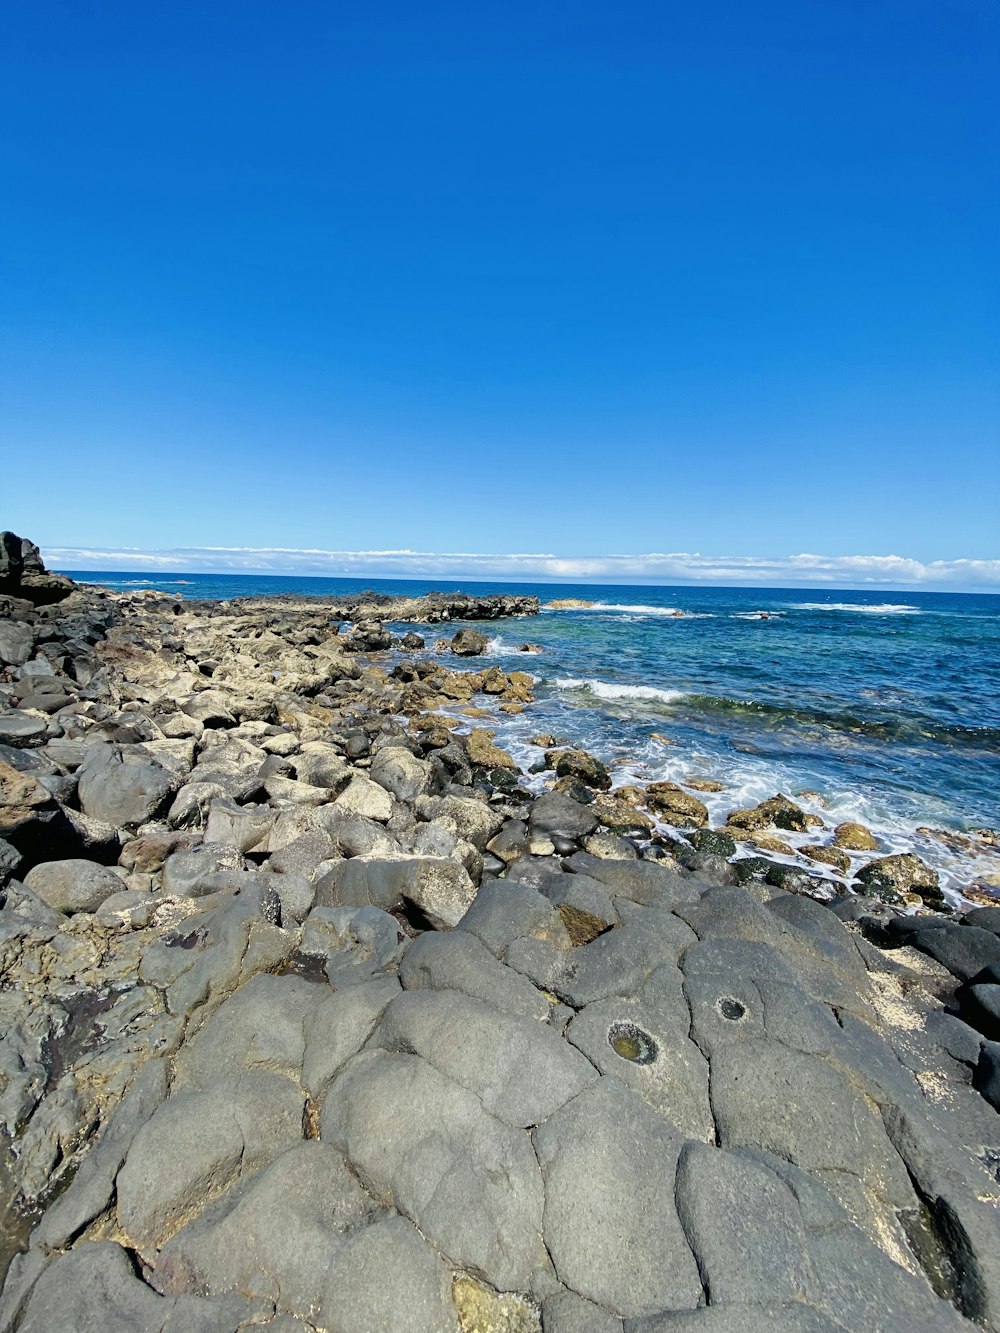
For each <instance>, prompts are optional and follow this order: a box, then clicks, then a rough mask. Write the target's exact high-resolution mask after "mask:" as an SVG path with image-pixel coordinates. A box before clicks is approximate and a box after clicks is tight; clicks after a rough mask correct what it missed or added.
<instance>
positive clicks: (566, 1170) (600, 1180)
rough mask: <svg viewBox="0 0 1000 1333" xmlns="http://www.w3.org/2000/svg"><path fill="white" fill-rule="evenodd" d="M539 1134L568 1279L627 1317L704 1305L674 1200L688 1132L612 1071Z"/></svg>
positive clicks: (558, 1251) (550, 1227)
mask: <svg viewBox="0 0 1000 1333" xmlns="http://www.w3.org/2000/svg"><path fill="white" fill-rule="evenodd" d="M533 1137H534V1142H535V1151H536V1152H537V1154H538V1161H539V1164H540V1165H541V1168H542V1173H543V1175H544V1177H545V1243H546V1245H547V1247H548V1250H549V1253H550V1254H551V1256H552V1262H553V1264H554V1265H555V1269H556V1273H557V1274H558V1276H559V1278H560V1279H561V1281H563V1282H564V1283H565V1284H566V1285H567V1286H568V1287H570V1288H571V1289H572V1290H573V1291H575V1292H577V1293H578V1294H579V1295H581V1296H585V1297H586V1298H587V1299H588V1300H591V1301H594V1302H596V1303H597V1304H598V1305H602V1306H604V1307H605V1308H606V1309H608V1310H611V1311H613V1312H614V1313H615V1314H618V1315H622V1316H629V1317H638V1316H641V1315H651V1314H657V1313H658V1312H659V1311H661V1310H685V1309H689V1310H693V1309H694V1308H695V1307H696V1306H697V1305H699V1304H700V1303H701V1300H702V1285H701V1281H700V1279H699V1276H698V1267H697V1265H696V1263H695V1259H694V1256H693V1255H692V1253H691V1250H690V1248H689V1246H688V1243H687V1240H686V1239H685V1236H684V1232H683V1231H682V1230H681V1225H680V1221H679V1220H678V1217H677V1210H676V1208H675V1206H674V1175H675V1172H676V1169H677V1159H678V1157H679V1155H680V1151H681V1147H682V1145H683V1139H682V1138H681V1136H680V1135H679V1134H678V1133H676V1131H674V1130H672V1129H671V1128H670V1127H669V1126H668V1125H666V1124H665V1123H664V1122H663V1120H662V1119H661V1118H660V1117H659V1116H658V1115H655V1114H654V1113H653V1112H652V1111H651V1110H650V1109H649V1107H648V1106H646V1104H645V1103H644V1102H643V1101H642V1099H641V1098H640V1097H638V1096H637V1095H636V1094H635V1093H633V1092H630V1091H629V1090H628V1089H627V1088H625V1087H623V1086H622V1085H621V1084H620V1083H618V1082H616V1081H615V1080H613V1079H609V1078H605V1079H601V1080H600V1081H599V1082H598V1083H596V1084H594V1085H593V1086H591V1087H590V1088H588V1089H586V1091H584V1092H582V1093H581V1094H580V1096H579V1097H577V1098H575V1099H574V1100H573V1101H571V1102H569V1103H568V1105H566V1106H564V1107H563V1108H562V1109H561V1110H559V1111H557V1112H556V1113H555V1115H553V1116H551V1117H550V1118H549V1119H548V1120H547V1121H546V1122H545V1124H543V1125H539V1126H538V1128H537V1129H536V1130H535V1132H534V1136H533Z"/></svg>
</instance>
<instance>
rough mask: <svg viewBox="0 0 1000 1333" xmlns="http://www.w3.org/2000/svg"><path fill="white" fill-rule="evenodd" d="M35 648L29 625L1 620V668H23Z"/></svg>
mask: <svg viewBox="0 0 1000 1333" xmlns="http://www.w3.org/2000/svg"><path fill="white" fill-rule="evenodd" d="M34 646H35V636H34V634H33V632H32V630H31V627H30V626H29V625H24V624H22V623H21V622H20V621H17V620H0V666H21V665H22V664H23V663H24V662H27V660H28V658H29V657H30V656H31V653H32V650H33V649H34Z"/></svg>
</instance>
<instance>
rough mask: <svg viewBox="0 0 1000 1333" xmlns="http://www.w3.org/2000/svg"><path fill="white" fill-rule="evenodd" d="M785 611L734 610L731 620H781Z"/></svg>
mask: <svg viewBox="0 0 1000 1333" xmlns="http://www.w3.org/2000/svg"><path fill="white" fill-rule="evenodd" d="M784 614H785V613H784V611H734V612H733V613H732V615H731V616H730V617H729V619H730V620H780V618H781V617H782V616H783V615H784Z"/></svg>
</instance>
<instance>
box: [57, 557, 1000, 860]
mask: <svg viewBox="0 0 1000 1333" xmlns="http://www.w3.org/2000/svg"><path fill="white" fill-rule="evenodd" d="M75 577H79V578H80V579H81V580H83V581H88V582H101V583H105V584H107V585H110V586H114V587H119V588H120V587H125V586H133V587H141V586H147V587H148V586H156V587H162V588H163V589H164V590H165V591H168V592H172V593H175V594H177V595H178V596H188V597H192V596H193V597H220V598H224V597H233V596H245V595H253V594H265V593H274V592H279V591H287V592H302V593H316V594H323V593H331V594H333V593H336V594H345V593H348V592H355V591H360V590H361V589H362V588H374V589H375V590H377V591H386V592H405V593H409V594H414V595H415V594H419V593H421V592H426V591H429V590H431V589H432V588H439V589H448V588H453V587H457V586H458V585H456V584H447V583H442V582H436V583H425V582H420V581H417V580H406V581H400V580H381V581H379V580H364V581H360V580H349V579H320V578H316V579H312V578H281V577H257V576H248V575H199V574H179V575H175V576H171V575H166V576H163V577H159V576H158V577H157V579H156V580H155V581H152V582H151V581H147V580H145V579H143V578H142V577H141V576H140V575H136V574H97V573H92V572H91V573H79V574H77V575H75ZM181 581H183V582H181ZM466 586H467V587H468V588H469V589H471V590H474V591H476V592H492V591H521V592H525V591H530V592H534V593H536V594H537V595H538V596H539V597H541V599H542V601H543V603H544V602H547V601H550V600H552V599H555V598H581V599H586V600H587V601H590V602H593V603H594V604H595V605H594V606H593V607H592V608H591V609H588V610H566V611H558V610H547V609H546V610H543V611H542V613H541V614H540V615H539V616H537V617H531V618H529V619H526V620H521V621H517V622H510V621H504V622H498V623H497V624H496V625H495V626H493V627H491V628H493V629H494V630H495V633H494V636H493V638H492V640H491V646H490V656H491V658H493V659H494V660H496V661H498V662H499V663H500V665H502V666H504V667H505V668H506V669H508V670H509V669H514V668H515V667H517V668H519V669H521V670H527V671H530V672H531V673H532V675H534V676H535V677H536V678H537V685H536V693H537V703H535V704H534V705H532V706H531V707H529V708H528V710H527V711H526V712H525V713H524V714H522V715H520V716H517V717H513V718H506V717H503V718H500V719H498V726H499V733H498V739H500V740H501V742H503V743H505V744H507V745H508V746H509V747H511V748H513V749H514V750H515V751H516V752H518V753H519V756H520V757H521V758H522V759H524V760H525V762H530V761H531V760H532V759H534V758H537V751H536V750H535V749H534V747H532V746H530V745H529V744H528V738H529V737H530V736H531V735H534V734H535V733H536V732H539V731H551V732H554V733H556V734H557V735H559V736H560V737H565V738H566V739H569V740H572V741H574V742H576V743H579V744H582V745H585V746H587V747H588V748H590V749H592V750H593V751H594V752H595V753H597V754H598V755H600V756H601V757H602V758H604V759H605V760H607V761H608V762H610V763H612V764H613V765H615V766H616V780H618V781H628V780H631V779H632V778H640V779H642V780H648V779H650V778H653V777H657V778H673V779H675V780H677V779H680V778H684V777H689V776H695V775H696V776H701V777H708V778H714V779H717V780H721V781H723V782H724V783H725V784H726V787H725V790H724V792H722V793H720V794H718V795H717V796H709V797H706V800H707V801H708V804H709V806H710V808H711V809H712V813H713V815H715V816H718V817H720V818H721V817H723V816H724V814H725V813H726V811H728V810H729V809H732V808H734V806H737V805H744V804H749V803H753V802H755V801H757V800H760V799H762V798H764V797H766V796H770V795H772V794H773V793H774V792H775V791H779V790H782V791H786V792H790V793H794V792H798V791H801V790H803V789H805V790H810V791H814V792H816V793H818V794H819V796H820V797H821V798H822V803H823V804H822V805H820V804H817V805H816V809H817V810H818V811H820V812H823V811H824V810H825V815H824V817H825V818H826V819H827V820H831V819H834V818H836V819H847V818H855V819H860V820H861V821H862V822H864V823H867V824H869V825H871V826H872V827H873V828H874V829H876V831H877V832H879V833H880V835H881V836H882V838H883V841H884V844H885V847H886V849H892V850H896V849H899V850H903V849H913V850H916V851H918V852H919V853H920V854H921V855H923V856H925V858H926V859H928V860H930V861H932V862H933V863H935V864H936V865H937V866H938V868H939V869H940V870H941V871H942V873H943V874H944V875H945V878H946V882H948V883H950V884H953V885H960V884H962V883H968V882H969V881H970V880H972V879H975V878H977V877H983V876H991V875H993V874H997V873H998V872H1000V864H998V863H997V862H996V861H994V859H993V856H992V855H979V854H974V853H973V852H972V851H971V850H970V849H968V848H966V849H956V848H954V847H952V848H949V847H948V846H947V845H946V844H945V843H943V842H941V840H940V839H938V838H934V837H931V836H930V835H928V834H923V833H918V832H917V830H918V829H919V828H922V827H926V826H931V827H934V828H944V829H952V830H962V829H972V828H977V827H983V826H987V827H994V828H995V827H997V826H1000V596H994V595H957V594H943V593H907V594H901V593H889V594H887V593H879V592H875V593H858V592H841V591H828V590H823V591H816V590H802V589H796V590H783V589H768V590H762V589H731V588H730V589H726V588H650V587H641V586H629V587H605V586H594V585H587V586H582V585H580V586H571V585H565V584H561V585H552V584H547V585H538V586H530V585H525V584H518V585H511V584H476V585H466ZM675 611H681V612H683V615H679V616H678V615H675V614H673V612H675ZM764 615H766V617H767V618H766V619H765V618H763V616H764ZM439 633H440V629H439V628H431V629H429V630H428V634H429V635H431V636H433V637H436V636H437V635H438V634H439ZM525 640H530V641H532V642H534V643H537V644H539V645H540V646H541V647H542V649H543V651H542V653H541V654H538V655H535V656H527V655H525V654H523V653H518V652H517V651H516V649H517V646H518V645H519V644H520V643H522V642H524V641H525ZM470 665H472V664H470ZM654 733H655V735H654Z"/></svg>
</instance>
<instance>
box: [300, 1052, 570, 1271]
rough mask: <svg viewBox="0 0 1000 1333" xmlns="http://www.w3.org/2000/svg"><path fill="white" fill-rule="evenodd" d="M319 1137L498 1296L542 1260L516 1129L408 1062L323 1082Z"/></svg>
mask: <svg viewBox="0 0 1000 1333" xmlns="http://www.w3.org/2000/svg"><path fill="white" fill-rule="evenodd" d="M320 1125H321V1136H322V1138H323V1140H324V1142H327V1143H331V1144H333V1145H334V1146H335V1147H337V1148H339V1149H340V1150H341V1151H342V1152H344V1153H346V1155H347V1157H348V1159H349V1160H350V1162H351V1163H352V1165H353V1166H354V1168H355V1169H356V1170H357V1172H358V1174H359V1175H360V1177H361V1179H362V1181H363V1182H364V1183H365V1184H366V1185H367V1186H368V1187H369V1189H371V1190H372V1191H374V1192H375V1194H376V1196H377V1197H381V1198H387V1199H389V1200H391V1202H392V1203H393V1204H394V1205H395V1207H396V1208H397V1209H398V1210H399V1211H400V1212H402V1213H405V1215H406V1216H407V1217H409V1218H410V1220H411V1221H412V1222H414V1223H415V1224H416V1225H417V1227H419V1229H420V1231H421V1232H422V1234H423V1235H424V1236H426V1237H427V1239H428V1240H429V1241H430V1242H431V1244H433V1245H435V1246H437V1247H438V1248H439V1249H441V1250H443V1251H444V1253H445V1254H447V1255H448V1256H449V1258H450V1259H452V1261H453V1262H454V1263H456V1264H458V1265H461V1266H463V1267H468V1268H471V1269H473V1270H474V1271H477V1272H480V1273H482V1274H483V1275H484V1276H485V1277H486V1279H487V1281H489V1282H490V1283H492V1284H493V1286H495V1287H497V1288H498V1289H500V1290H503V1291H526V1290H529V1289H530V1287H531V1285H532V1274H533V1273H534V1271H535V1270H536V1269H537V1268H538V1267H539V1266H543V1265H544V1263H545V1252H544V1247H543V1245H542V1239H541V1234H542V1194H543V1192H542V1177H541V1173H540V1172H539V1169H538V1163H537V1161H536V1160H535V1155H534V1153H533V1152H532V1150H531V1144H530V1142H529V1140H528V1138H527V1136H526V1135H525V1134H524V1133H523V1131H521V1130H519V1129H511V1128H510V1127H509V1126H507V1125H503V1124H501V1123H500V1121H499V1120H497V1119H495V1118H494V1117H493V1116H491V1115H488V1114H487V1113H486V1111H484V1110H483V1106H482V1103H481V1102H480V1100H479V1098H478V1097H476V1096H475V1095H474V1094H473V1093H471V1092H467V1091H466V1090H465V1089H464V1088H461V1087H459V1086H458V1085H457V1084H455V1083H452V1082H451V1080H450V1079H448V1078H446V1077H445V1076H444V1075H443V1074H440V1073H438V1071H437V1070H436V1069H434V1068H432V1066H431V1065H429V1064H428V1063H427V1062H426V1061H425V1060H422V1059H420V1058H419V1057H418V1056H414V1055H392V1054H389V1053H388V1052H386V1051H371V1052H367V1051H366V1052H364V1053H363V1054H361V1055H359V1056H357V1057H356V1058H355V1059H354V1060H353V1061H352V1062H351V1064H350V1065H349V1066H348V1067H347V1068H346V1069H345V1070H344V1071H343V1073H341V1074H340V1076H339V1077H338V1078H337V1079H336V1080H335V1082H334V1083H333V1084H332V1085H331V1087H330V1089H329V1091H328V1093H327V1096H326V1101H325V1103H324V1106H323V1111H322V1114H321V1120H320Z"/></svg>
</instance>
